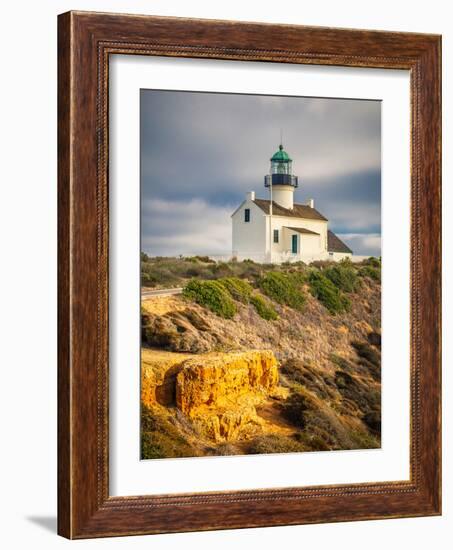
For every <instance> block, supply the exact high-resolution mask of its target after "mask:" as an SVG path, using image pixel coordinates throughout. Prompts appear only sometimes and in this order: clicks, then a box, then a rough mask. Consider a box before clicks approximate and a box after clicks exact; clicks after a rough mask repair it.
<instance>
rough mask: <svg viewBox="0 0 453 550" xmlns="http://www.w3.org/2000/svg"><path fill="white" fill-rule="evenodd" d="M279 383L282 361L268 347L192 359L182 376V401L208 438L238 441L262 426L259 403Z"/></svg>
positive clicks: (184, 409)
mask: <svg viewBox="0 0 453 550" xmlns="http://www.w3.org/2000/svg"><path fill="white" fill-rule="evenodd" d="M277 384H278V368H277V360H276V359H275V356H274V354H273V353H272V352H271V351H268V350H265V351H248V352H236V353H227V354H221V353H220V354H213V355H211V356H204V357H200V358H193V359H188V360H187V361H184V363H183V364H182V365H181V369H180V371H179V372H178V374H177V375H176V405H177V407H178V408H179V409H180V410H181V411H182V412H183V413H184V414H186V415H187V416H188V417H189V418H191V419H192V420H193V421H194V422H195V424H196V425H197V426H198V427H199V429H201V430H202V431H203V432H204V433H205V435H206V436H208V437H210V438H212V439H215V440H216V441H232V440H234V439H238V438H239V437H243V436H245V435H246V434H247V432H248V433H254V432H256V431H257V430H259V427H260V425H261V424H262V420H261V419H260V418H259V417H258V416H257V414H256V409H255V405H256V404H257V403H259V402H260V401H262V400H263V398H266V397H268V395H269V394H270V393H272V392H273V391H274V390H275V389H276V387H277Z"/></svg>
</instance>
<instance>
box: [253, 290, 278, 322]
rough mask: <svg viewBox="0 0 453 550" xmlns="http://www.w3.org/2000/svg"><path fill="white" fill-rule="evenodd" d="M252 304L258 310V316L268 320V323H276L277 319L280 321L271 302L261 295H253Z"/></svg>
mask: <svg viewBox="0 0 453 550" xmlns="http://www.w3.org/2000/svg"><path fill="white" fill-rule="evenodd" d="M250 303H251V304H252V305H253V307H254V308H255V309H256V311H257V313H258V315H259V316H260V317H262V318H263V319H266V321H275V319H278V314H277V312H276V311H275V309H274V308H273V307H272V305H271V304H270V302H268V300H266V299H265V298H263V297H262V296H260V295H259V294H253V296H251V297H250Z"/></svg>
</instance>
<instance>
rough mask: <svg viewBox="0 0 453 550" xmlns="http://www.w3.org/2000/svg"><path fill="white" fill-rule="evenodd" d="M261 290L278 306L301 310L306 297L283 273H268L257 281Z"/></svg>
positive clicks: (298, 286)
mask: <svg viewBox="0 0 453 550" xmlns="http://www.w3.org/2000/svg"><path fill="white" fill-rule="evenodd" d="M259 286H260V288H261V290H262V291H263V292H264V294H266V296H269V298H272V299H273V300H275V301H276V302H278V303H279V304H283V305H287V306H289V307H292V308H293V309H297V310H299V311H302V310H303V307H304V305H305V301H306V297H305V294H304V292H303V290H302V289H301V288H300V285H298V284H297V283H296V282H295V281H294V279H293V278H292V277H290V276H288V275H286V274H285V273H280V272H278V271H270V272H269V273H266V275H264V277H262V278H261V279H260V280H259Z"/></svg>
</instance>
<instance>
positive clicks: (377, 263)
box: [365, 257, 381, 268]
mask: <svg viewBox="0 0 453 550" xmlns="http://www.w3.org/2000/svg"><path fill="white" fill-rule="evenodd" d="M365 263H366V265H369V266H371V267H377V268H380V267H381V258H374V257H371V258H368V259H367V260H365Z"/></svg>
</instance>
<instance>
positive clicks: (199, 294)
mask: <svg viewBox="0 0 453 550" xmlns="http://www.w3.org/2000/svg"><path fill="white" fill-rule="evenodd" d="M182 293H183V296H184V297H185V298H188V299H189V300H193V301H194V302H197V304H200V305H201V306H204V307H207V308H208V309H210V310H211V311H213V312H214V313H216V314H217V315H219V316H220V317H223V318H224V319H232V318H233V317H234V315H235V313H236V311H237V310H236V305H235V303H234V301H233V300H232V298H231V296H230V294H229V293H228V291H227V290H225V287H224V286H223V285H221V284H220V283H219V282H218V281H198V280H196V279H192V280H191V281H189V283H187V285H186V286H185V287H184V289H183V292H182Z"/></svg>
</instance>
